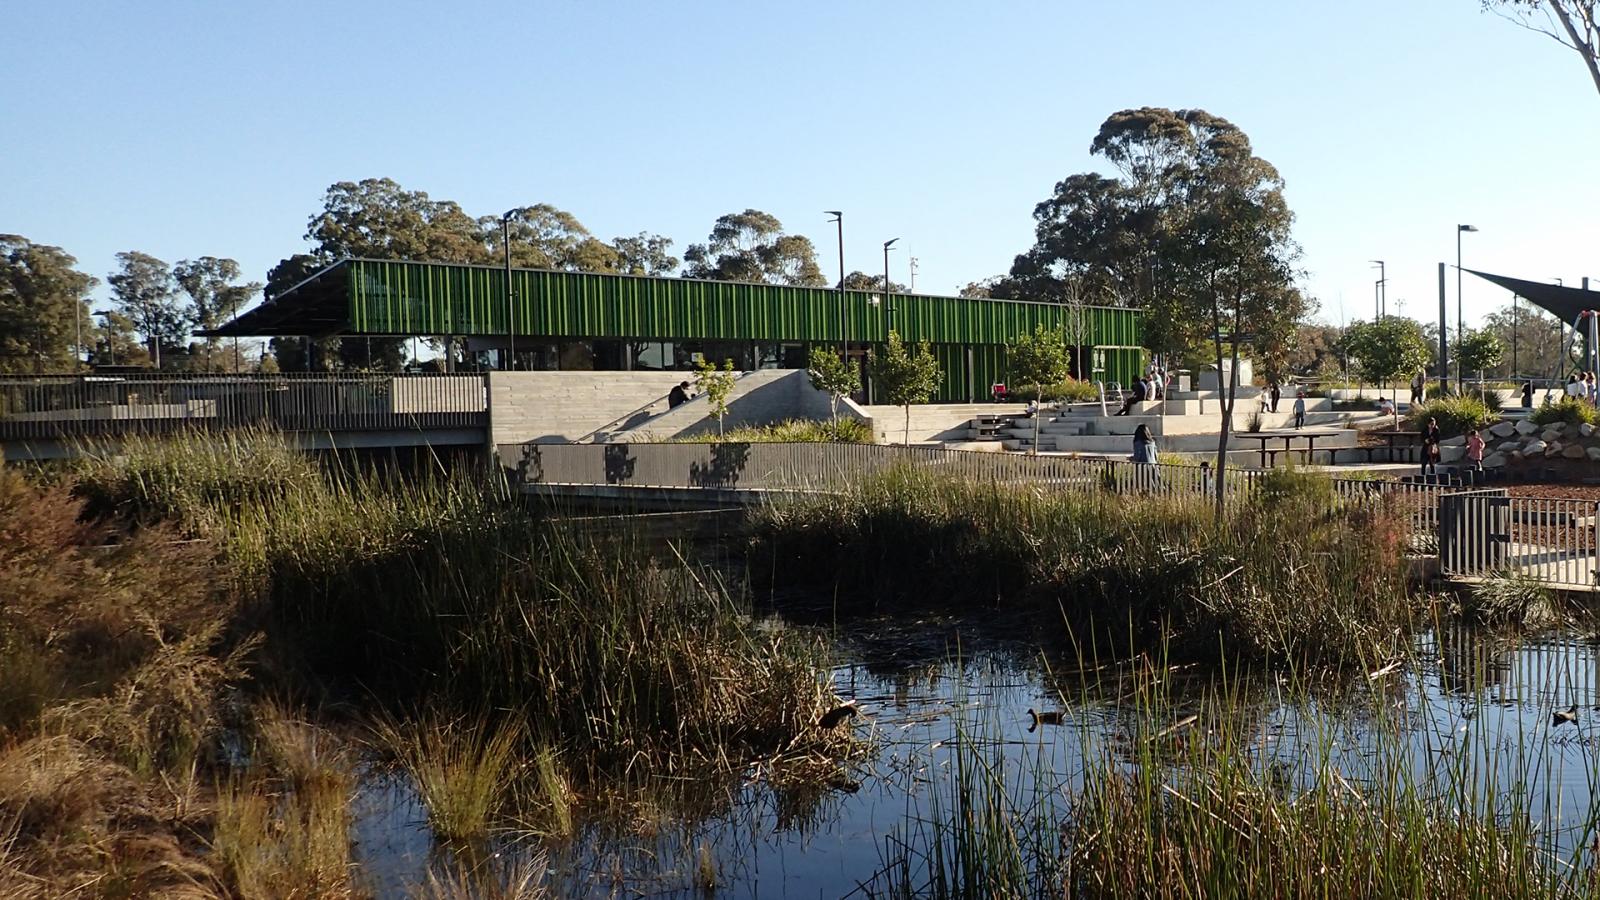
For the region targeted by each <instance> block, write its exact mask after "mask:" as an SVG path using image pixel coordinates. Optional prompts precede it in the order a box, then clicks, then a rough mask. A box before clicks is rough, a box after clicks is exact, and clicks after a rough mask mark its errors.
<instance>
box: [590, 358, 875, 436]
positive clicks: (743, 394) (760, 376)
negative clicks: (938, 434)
mask: <svg viewBox="0 0 1600 900" xmlns="http://www.w3.org/2000/svg"><path fill="white" fill-rule="evenodd" d="M710 415H711V414H710V401H708V400H707V399H706V398H705V397H704V396H699V397H695V398H694V399H692V400H690V401H689V402H688V403H684V404H681V405H679V406H678V408H677V409H674V410H671V411H670V412H664V413H661V414H659V415H655V416H652V417H650V418H648V419H646V420H644V421H641V422H637V423H634V424H633V425H632V426H631V427H629V428H626V429H618V430H617V431H615V432H612V433H611V434H608V435H606V436H605V440H607V441H617V442H628V441H664V440H670V439H672V438H676V437H686V436H690V435H696V434H707V433H711V432H715V431H716V430H717V420H716V419H713V418H711V417H710ZM828 416H829V406H828V395H827V394H825V393H823V392H822V391H819V390H817V389H816V388H814V387H812V386H811V376H810V375H809V374H807V373H806V371H805V370H803V369H764V370H761V371H758V372H747V373H745V374H744V375H743V376H741V377H740V378H739V379H738V380H737V381H735V382H734V383H733V393H732V395H731V396H730V397H729V398H728V413H727V415H726V416H724V417H723V420H722V427H723V428H724V429H725V430H727V429H733V428H740V427H745V426H750V427H757V426H761V425H771V424H774V423H776V422H782V421H784V420H786V419H814V420H818V421H823V420H826V419H827V418H828ZM839 418H841V419H845V418H850V419H861V420H867V419H868V416H867V415H866V414H865V413H864V412H863V411H862V409H861V407H858V406H856V405H855V404H854V403H852V402H850V400H848V399H843V400H840V401H839Z"/></svg>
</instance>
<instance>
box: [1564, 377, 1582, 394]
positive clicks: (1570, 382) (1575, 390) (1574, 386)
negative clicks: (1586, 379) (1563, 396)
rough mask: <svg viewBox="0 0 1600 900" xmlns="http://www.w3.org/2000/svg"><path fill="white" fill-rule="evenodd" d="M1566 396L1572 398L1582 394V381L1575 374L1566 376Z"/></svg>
mask: <svg viewBox="0 0 1600 900" xmlns="http://www.w3.org/2000/svg"><path fill="white" fill-rule="evenodd" d="M1566 390H1567V396H1568V397H1572V398H1574V399H1576V398H1578V397H1581V396H1583V382H1581V381H1579V380H1578V376H1576V375H1568V376H1567V388H1566Z"/></svg>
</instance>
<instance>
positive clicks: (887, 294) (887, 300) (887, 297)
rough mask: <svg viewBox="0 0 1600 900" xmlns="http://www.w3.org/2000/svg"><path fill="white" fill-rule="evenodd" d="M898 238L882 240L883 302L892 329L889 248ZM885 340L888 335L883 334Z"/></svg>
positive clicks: (892, 304)
mask: <svg viewBox="0 0 1600 900" xmlns="http://www.w3.org/2000/svg"><path fill="white" fill-rule="evenodd" d="M898 240H900V239H899V238H890V239H888V240H887V241H884V242H883V302H884V304H885V306H884V308H885V309H886V310H887V311H888V313H889V330H890V331H893V330H894V289H893V288H891V287H890V286H889V248H890V247H891V246H893V245H894V242H895V241H898ZM884 338H885V340H887V339H888V335H884Z"/></svg>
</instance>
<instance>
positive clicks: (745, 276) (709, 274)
mask: <svg viewBox="0 0 1600 900" xmlns="http://www.w3.org/2000/svg"><path fill="white" fill-rule="evenodd" d="M683 259H684V262H685V263H686V264H687V265H686V268H685V270H684V275H685V276H686V277H689V278H710V279H715V280H719V281H748V282H753V283H756V284H789V285H796V286H801V287H821V286H823V285H825V284H827V279H826V278H824V277H823V275H822V269H820V268H819V267H818V266H817V251H816V248H815V247H813V246H812V245H811V239H810V238H807V237H803V236H801V235H797V234H786V233H785V232H784V230H783V223H782V222H780V221H778V217H777V216H774V215H772V214H771V213H765V212H762V211H761V210H759V209H747V210H745V211H744V212H739V213H728V214H727V215H725V216H722V217H721V218H719V219H717V221H716V224H715V225H713V226H712V228H711V234H710V236H709V237H708V238H707V240H706V243H704V244H691V245H690V246H689V248H688V249H687V250H685V251H684V253H683Z"/></svg>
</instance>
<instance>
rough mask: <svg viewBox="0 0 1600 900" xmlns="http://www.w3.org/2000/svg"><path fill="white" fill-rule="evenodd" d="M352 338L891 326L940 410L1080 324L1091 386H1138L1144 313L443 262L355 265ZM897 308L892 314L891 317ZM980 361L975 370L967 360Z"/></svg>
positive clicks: (747, 337)
mask: <svg viewBox="0 0 1600 900" xmlns="http://www.w3.org/2000/svg"><path fill="white" fill-rule="evenodd" d="M347 267H348V278H349V291H350V325H351V329H350V331H351V332H352V333H355V334H403V335H410V334H437V335H447V334H448V335H500V334H505V333H506V332H507V330H508V326H509V325H510V323H511V318H512V316H515V324H516V333H517V334H518V335H519V336H528V337H537V338H547V339H551V340H562V339H567V338H571V339H590V338H602V339H604V338H633V339H642V340H664V341H681V340H736V341H737V340H743V341H784V342H797V343H837V342H839V341H842V340H844V339H845V337H846V325H845V321H844V320H845V317H846V315H848V317H849V324H848V336H849V338H850V339H851V340H852V341H855V342H860V343H872V344H880V343H881V342H882V341H883V340H884V339H885V337H886V335H887V333H888V327H889V322H890V319H891V316H892V319H893V323H894V326H895V328H896V329H897V330H898V331H899V332H900V334H901V335H902V337H904V338H905V339H906V340H907V341H910V342H914V343H921V342H923V341H926V342H928V343H929V344H931V345H933V349H934V353H935V354H936V355H937V356H938V357H939V361H940V367H941V368H942V369H943V370H944V371H945V381H944V384H943V386H942V387H941V389H940V391H939V398H938V399H940V400H945V401H955V400H965V399H967V397H968V396H969V394H970V396H972V397H973V398H974V399H977V400H985V399H988V397H989V386H990V385H991V384H993V383H995V382H997V381H999V382H1004V381H1006V380H1007V377H1006V362H1005V347H1004V345H1005V344H1006V343H1007V342H1008V341H1011V340H1013V339H1014V338H1016V337H1017V336H1018V335H1020V334H1024V333H1027V332H1031V331H1032V330H1033V329H1034V327H1035V326H1037V325H1040V324H1044V325H1046V326H1055V325H1063V324H1065V325H1069V327H1070V323H1072V322H1073V321H1074V320H1075V318H1076V317H1079V316H1081V317H1082V319H1083V321H1084V324H1085V326H1086V328H1087V330H1088V335H1087V340H1086V341H1085V342H1084V343H1086V344H1088V345H1090V346H1093V347H1094V348H1095V351H1094V353H1093V354H1092V356H1093V360H1092V363H1093V366H1094V368H1095V371H1094V372H1093V373H1092V377H1094V378H1097V379H1103V380H1106V381H1117V382H1121V383H1122V384H1124V385H1126V384H1129V383H1131V382H1132V381H1133V380H1134V379H1136V378H1137V377H1138V375H1139V372H1140V371H1141V370H1142V369H1143V365H1144V354H1143V351H1142V350H1140V349H1139V344H1140V321H1139V317H1140V313H1139V311H1137V310H1131V309H1113V308H1108V307H1095V306H1085V307H1079V308H1077V309H1076V310H1074V309H1073V308H1072V307H1067V306H1060V305H1056V304H1048V303H1028V302H1020V301H1010V300H987V299H981V298H970V297H931V296H925V295H917V294H895V295H893V296H892V297H890V298H882V297H878V296H877V295H874V294H870V293H865V292H860V291H847V292H846V293H845V295H844V298H843V301H842V302H841V298H840V294H839V292H838V291H834V290H830V289H827V288H804V287H788V286H784V285H766V284H733V283H729V282H720V281H697V280H691V279H682V278H641V277H635V276H629V275H605V274H591V273H579V272H548V271H542V270H531V269H513V270H512V272H511V287H512V291H513V302H512V304H511V307H510V308H508V306H507V303H506V290H505V278H506V273H505V270H504V269H499V268H491V267H482V266H463V265H447V264H439V263H410V262H383V261H372V260H352V261H350V262H349V263H348V264H347ZM891 305H892V306H891ZM969 350H970V351H971V354H970V359H971V370H970V372H969V369H968V359H969V354H968V351H969Z"/></svg>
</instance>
